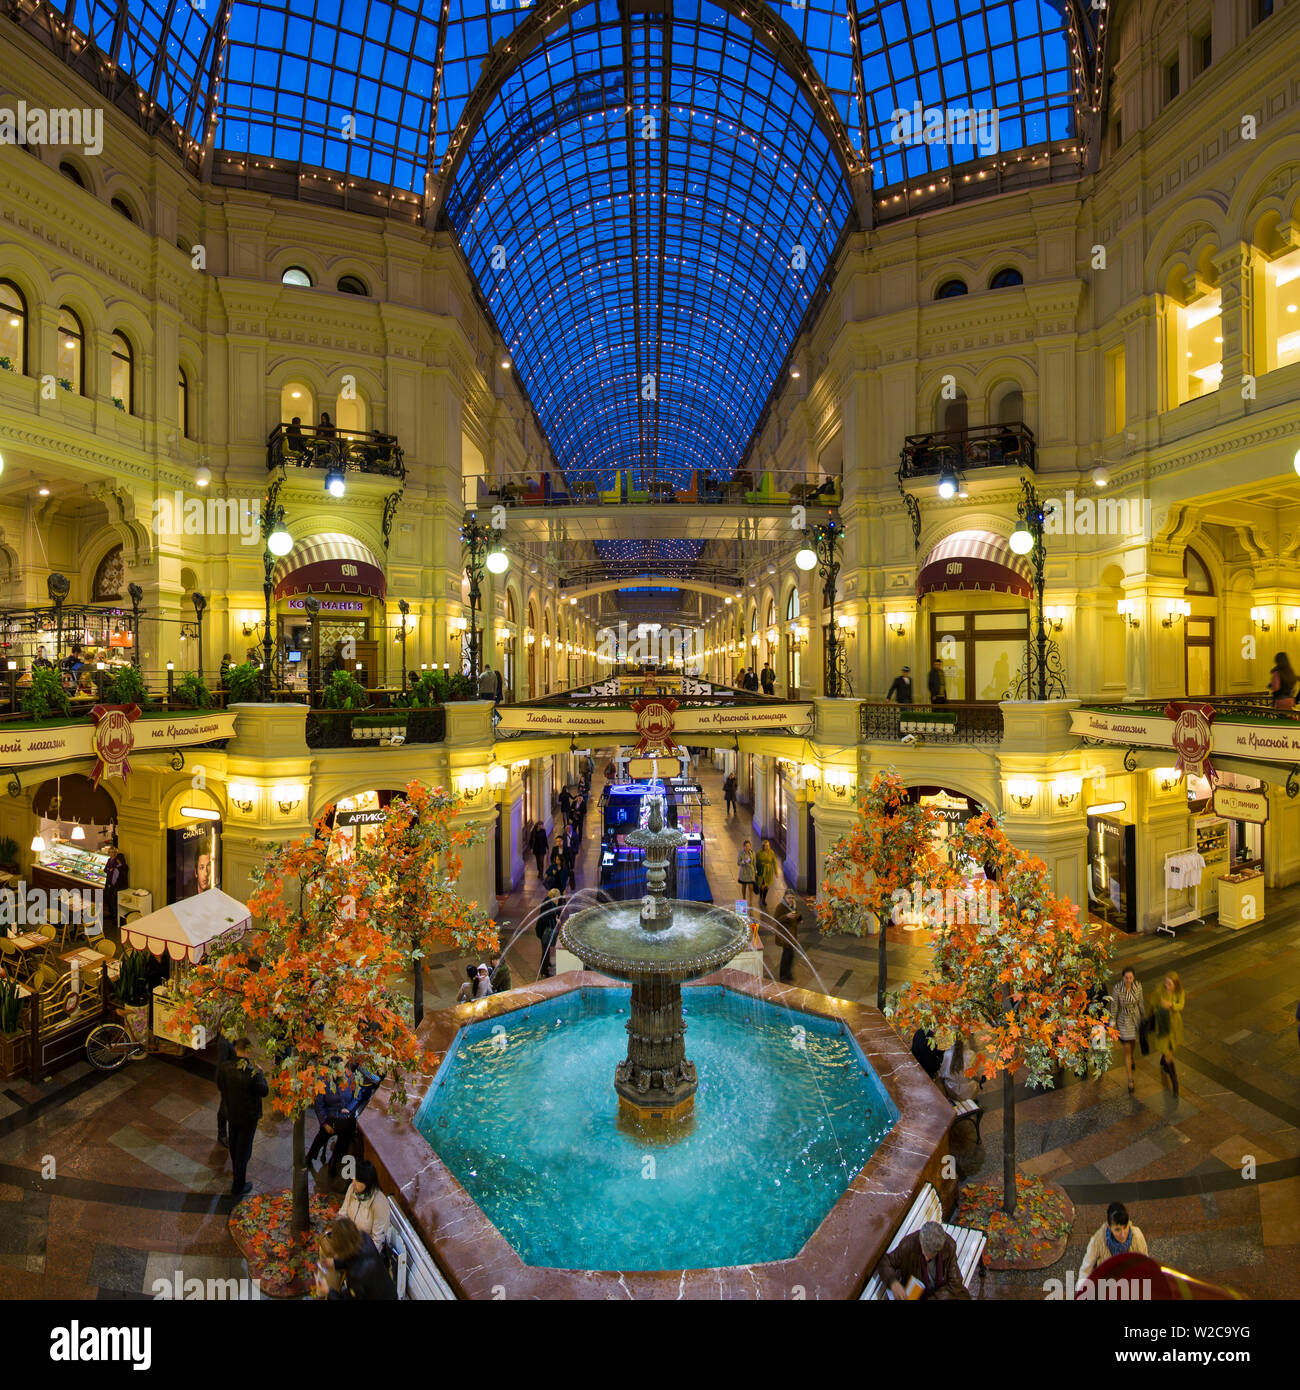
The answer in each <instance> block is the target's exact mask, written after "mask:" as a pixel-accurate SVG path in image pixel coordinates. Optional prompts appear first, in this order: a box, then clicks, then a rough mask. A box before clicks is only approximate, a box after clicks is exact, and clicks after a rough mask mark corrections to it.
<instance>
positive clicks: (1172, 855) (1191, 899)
mask: <svg viewBox="0 0 1300 1390" xmlns="http://www.w3.org/2000/svg"><path fill="white" fill-rule="evenodd" d="M1185 855H1195V856H1196V857H1197V858H1198V859H1200V861H1201V864H1200V867H1201V868H1202V869H1204V867H1205V860H1204V858H1203V857H1202V856H1201V854H1200V852H1199V851H1198V850H1197V848H1196V846H1195V845H1188V846H1186V847H1185V848H1184V849H1173V850H1170V851H1169V853H1168V854H1166V855H1165V910H1164V914H1163V916H1162V917H1161V918H1160V925H1159V926H1158V927H1157V928H1156V931H1157V932H1162V931H1163V932H1168V933H1169V935H1170V936H1174V935H1176V932H1175V930H1174V929H1175V928H1176V927H1186V926H1188V925H1191V924H1195V925H1197V926H1204V925H1205V919H1204V918H1203V917H1202V916H1201V913H1200V905H1201V879H1200V874H1199V872H1198V874H1197V878H1196V882H1195V883H1192V884H1184V885H1183V886H1181V887H1177V888H1175V889H1174V891H1175V892H1176V893H1186V894H1188V901H1187V903H1185V904H1184V905H1183V907H1182V908H1181V909H1179V910H1178V915H1177V916H1172V917H1171V916H1170V914H1169V864H1170V861H1171V860H1173V859H1181V858H1182V857H1183V856H1185Z"/></svg>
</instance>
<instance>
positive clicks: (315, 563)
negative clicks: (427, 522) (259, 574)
mask: <svg viewBox="0 0 1300 1390" xmlns="http://www.w3.org/2000/svg"><path fill="white" fill-rule="evenodd" d="M271 579H272V582H273V583H274V585H275V596H276V598H277V599H282V598H287V597H288V596H289V595H290V594H324V593H331V594H368V595H369V596H370V597H371V598H383V597H384V595H385V593H387V591H388V585H387V583H386V582H385V580H384V569H383V566H382V565H381V564H380V563H379V561H378V560H377V559H376V558H375V556H374V554H373V553H372V552H371V551H370V550H369V549H368V548H367V547H366V546H364V545H362V544H361V542H360V541H358V540H353V539H352V537H351V536H344V535H340V534H338V533H337V532H325V533H322V534H321V535H318V536H308V537H307V538H306V539H305V540H301V541H299V542H298V543H297V545H295V546H294V548H293V549H292V550H291V551H290V552H289V553H288V554H287V555H286V556H284V558H283V559H282V560H281V561H280V563H279V564H277V565H276V567H275V569H274V570H273V571H272V572H271Z"/></svg>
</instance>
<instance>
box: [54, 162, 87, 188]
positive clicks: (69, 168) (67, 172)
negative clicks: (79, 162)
mask: <svg viewBox="0 0 1300 1390" xmlns="http://www.w3.org/2000/svg"><path fill="white" fill-rule="evenodd" d="M59 173H61V174H62V175H63V177H64V178H65V179H71V180H72V182H73V183H75V184H76V185H77V187H78V188H85V186H86V180H85V179H84V178H83V177H82V175H81V170H80V169H78V168H77V166H76V165H75V164H73V163H72V162H71V160H67V159H65V160H64V161H63V163H62V164H60V165H59Z"/></svg>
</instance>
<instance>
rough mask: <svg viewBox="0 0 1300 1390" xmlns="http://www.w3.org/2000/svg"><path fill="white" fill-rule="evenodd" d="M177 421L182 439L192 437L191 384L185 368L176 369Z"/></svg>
mask: <svg viewBox="0 0 1300 1390" xmlns="http://www.w3.org/2000/svg"><path fill="white" fill-rule="evenodd" d="M176 421H177V423H178V424H179V425H180V427H181V438H182V439H188V438H189V437H190V383H189V380H188V379H187V378H186V376H185V368H184V367H177V368H176Z"/></svg>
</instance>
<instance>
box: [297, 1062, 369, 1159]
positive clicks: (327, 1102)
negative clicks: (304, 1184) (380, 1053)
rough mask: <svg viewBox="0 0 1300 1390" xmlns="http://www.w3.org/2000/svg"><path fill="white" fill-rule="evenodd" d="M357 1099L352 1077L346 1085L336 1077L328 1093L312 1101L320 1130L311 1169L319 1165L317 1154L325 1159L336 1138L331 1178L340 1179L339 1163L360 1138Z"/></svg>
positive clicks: (311, 1151) (313, 1145) (309, 1155)
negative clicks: (354, 1110) (355, 1113)
mask: <svg viewBox="0 0 1300 1390" xmlns="http://www.w3.org/2000/svg"><path fill="white" fill-rule="evenodd" d="M354 1099H355V1097H354V1095H353V1090H352V1077H351V1075H350V1074H349V1076H348V1079H347V1080H346V1081H345V1082H344V1083H343V1084H342V1085H339V1084H338V1082H336V1081H335V1080H334V1079H333V1078H331V1079H330V1080H329V1081H327V1082H326V1083H325V1090H324V1091H323V1092H322V1093H321V1094H320V1095H318V1096H317V1097H316V1099H315V1100H314V1101H313V1102H312V1108H313V1109H314V1110H315V1111H316V1118H317V1120H318V1121H319V1122H320V1128H319V1129H318V1130H317V1131H316V1137H315V1138H314V1139H313V1140H312V1141H311V1148H309V1149H308V1150H307V1167H308V1168H310V1167H311V1166H312V1164H313V1163H315V1162H316V1155H317V1154H319V1155H320V1156H321V1158H322V1160H323V1159H324V1157H325V1148H326V1146H327V1145H328V1144H329V1141H330V1139H331V1138H332V1139H333V1140H334V1150H333V1152H332V1153H331V1154H330V1161H329V1174H330V1177H331V1178H337V1177H338V1175H339V1164H340V1163H342V1161H343V1155H344V1154H345V1153H347V1151H348V1150H349V1149H350V1148H351V1147H352V1140H353V1137H354V1136H355V1135H356V1130H357V1122H356V1120H355V1119H354V1118H353V1116H352V1102H353V1100H354Z"/></svg>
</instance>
